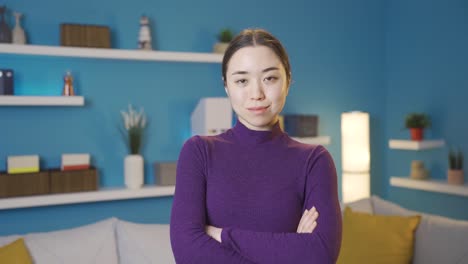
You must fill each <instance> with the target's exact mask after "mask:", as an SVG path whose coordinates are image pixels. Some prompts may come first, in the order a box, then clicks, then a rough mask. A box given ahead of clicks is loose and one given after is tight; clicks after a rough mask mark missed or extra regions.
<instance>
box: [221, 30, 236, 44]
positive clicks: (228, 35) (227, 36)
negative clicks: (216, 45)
mask: <svg viewBox="0 0 468 264" xmlns="http://www.w3.org/2000/svg"><path fill="white" fill-rule="evenodd" d="M232 38H233V34H232V31H231V30H230V29H229V28H223V29H222V30H221V31H220V32H219V34H218V40H219V42H223V43H229V42H231V40H232Z"/></svg>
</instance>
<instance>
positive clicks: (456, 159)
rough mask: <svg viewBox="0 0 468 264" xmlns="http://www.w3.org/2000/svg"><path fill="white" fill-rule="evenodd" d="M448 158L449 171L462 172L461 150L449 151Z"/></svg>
mask: <svg viewBox="0 0 468 264" xmlns="http://www.w3.org/2000/svg"><path fill="white" fill-rule="evenodd" d="M448 158H449V168H450V169H451V170H463V152H461V150H459V151H454V150H452V149H451V150H450V151H449V156H448Z"/></svg>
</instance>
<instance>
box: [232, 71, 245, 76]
mask: <svg viewBox="0 0 468 264" xmlns="http://www.w3.org/2000/svg"><path fill="white" fill-rule="evenodd" d="M247 73H248V72H247V71H235V72H233V73H232V74H231V75H235V74H247Z"/></svg>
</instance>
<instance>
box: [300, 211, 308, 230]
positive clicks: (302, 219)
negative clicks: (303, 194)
mask: <svg viewBox="0 0 468 264" xmlns="http://www.w3.org/2000/svg"><path fill="white" fill-rule="evenodd" d="M308 213H309V210H307V209H306V210H305V211H304V213H302V217H301V220H300V221H299V225H298V226H297V233H302V229H303V226H304V221H305V218H306V216H307V214H308Z"/></svg>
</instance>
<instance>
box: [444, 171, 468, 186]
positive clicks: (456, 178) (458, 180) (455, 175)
mask: <svg viewBox="0 0 468 264" xmlns="http://www.w3.org/2000/svg"><path fill="white" fill-rule="evenodd" d="M447 181H448V183H449V184H457V185H462V184H463V183H464V182H465V181H464V178H463V170H448V172H447Z"/></svg>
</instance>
